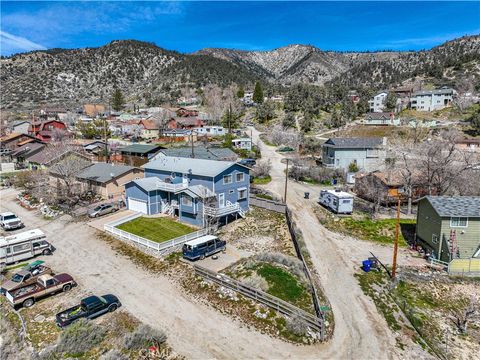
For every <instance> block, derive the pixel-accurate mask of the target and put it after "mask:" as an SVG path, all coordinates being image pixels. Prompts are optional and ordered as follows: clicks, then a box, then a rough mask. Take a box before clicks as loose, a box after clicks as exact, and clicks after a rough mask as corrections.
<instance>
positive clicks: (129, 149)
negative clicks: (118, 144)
mask: <svg viewBox="0 0 480 360" xmlns="http://www.w3.org/2000/svg"><path fill="white" fill-rule="evenodd" d="M160 149H163V147H162V146H159V145H154V144H132V145H128V146H126V147H124V148H121V149H120V152H124V153H138V154H146V153H149V152H152V151H156V150H160Z"/></svg>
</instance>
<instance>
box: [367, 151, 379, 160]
mask: <svg viewBox="0 0 480 360" xmlns="http://www.w3.org/2000/svg"><path fill="white" fill-rule="evenodd" d="M367 157H368V158H377V157H378V149H367Z"/></svg>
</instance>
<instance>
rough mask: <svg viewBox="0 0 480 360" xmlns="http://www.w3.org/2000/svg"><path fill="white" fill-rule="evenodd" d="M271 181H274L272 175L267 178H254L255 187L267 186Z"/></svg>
mask: <svg viewBox="0 0 480 360" xmlns="http://www.w3.org/2000/svg"><path fill="white" fill-rule="evenodd" d="M270 181H272V177H271V176H270V175H268V176H265V177H256V178H253V183H254V184H255V185H265V184H268V183H269V182H270Z"/></svg>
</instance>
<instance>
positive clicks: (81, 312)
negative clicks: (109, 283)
mask: <svg viewBox="0 0 480 360" xmlns="http://www.w3.org/2000/svg"><path fill="white" fill-rule="evenodd" d="M120 306H122V304H121V303H120V300H118V298H117V297H116V296H115V295H111V294H108V295H103V296H89V297H87V298H85V299H83V300H82V301H81V302H80V304H79V305H76V306H74V307H72V308H70V309H67V310H65V311H62V312H60V313H58V314H57V316H56V318H57V325H58V326H59V327H62V328H63V327H65V326H68V325H70V324H71V323H73V322H74V321H76V320H78V319H80V318H87V319H94V318H96V317H98V316H100V315H103V314H105V313H107V312H112V311H115V310H117V309H118V308H119V307H120Z"/></svg>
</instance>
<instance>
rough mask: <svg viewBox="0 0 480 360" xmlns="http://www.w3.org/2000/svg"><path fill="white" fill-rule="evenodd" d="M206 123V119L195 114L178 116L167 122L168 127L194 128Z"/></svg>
mask: <svg viewBox="0 0 480 360" xmlns="http://www.w3.org/2000/svg"><path fill="white" fill-rule="evenodd" d="M204 125H205V120H203V119H201V118H199V117H195V116H190V117H176V118H172V119H170V120H168V122H167V128H168V129H187V130H192V129H194V128H199V127H203V126H204Z"/></svg>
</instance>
